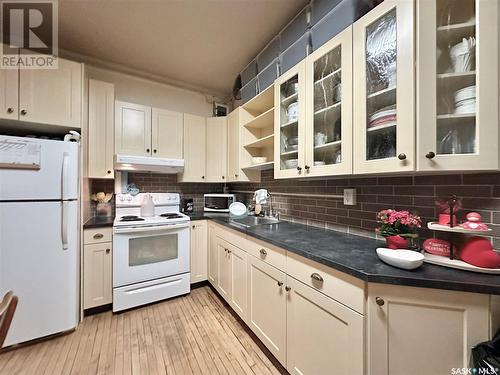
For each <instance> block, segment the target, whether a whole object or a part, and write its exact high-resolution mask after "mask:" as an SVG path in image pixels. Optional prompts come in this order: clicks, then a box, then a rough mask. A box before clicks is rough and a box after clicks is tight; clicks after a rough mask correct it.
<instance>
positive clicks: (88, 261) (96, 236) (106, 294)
mask: <svg viewBox="0 0 500 375" xmlns="http://www.w3.org/2000/svg"><path fill="white" fill-rule="evenodd" d="M110 240H111V228H99V229H87V230H85V231H84V245H83V308H84V309H90V308H93V307H97V306H102V305H107V304H110V303H112V301H113V292H112V291H113V286H112V248H113V244H112V243H111V242H109V241H110Z"/></svg>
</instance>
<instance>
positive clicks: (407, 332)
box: [367, 284, 489, 375]
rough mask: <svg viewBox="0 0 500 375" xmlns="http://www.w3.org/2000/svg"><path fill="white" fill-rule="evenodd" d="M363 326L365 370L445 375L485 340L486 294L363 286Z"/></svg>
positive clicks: (374, 373)
mask: <svg viewBox="0 0 500 375" xmlns="http://www.w3.org/2000/svg"><path fill="white" fill-rule="evenodd" d="M367 327H368V332H367V336H368V355H367V359H368V374H371V375H389V374H406V375H412V374H415V375H420V374H449V373H450V369H452V368H468V367H469V359H470V350H471V348H472V347H473V346H474V345H476V344H478V343H480V342H483V341H486V340H488V338H489V296H488V295H486V294H472V293H463V292H452V291H440V290H432V289H421V288H412V287H402V286H393V285H381V284H369V286H368V324H367ZM436 333H439V334H436Z"/></svg>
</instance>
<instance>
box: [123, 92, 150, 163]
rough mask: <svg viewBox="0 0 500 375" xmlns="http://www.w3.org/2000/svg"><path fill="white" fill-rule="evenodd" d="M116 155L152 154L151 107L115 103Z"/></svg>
mask: <svg viewBox="0 0 500 375" xmlns="http://www.w3.org/2000/svg"><path fill="white" fill-rule="evenodd" d="M115 153H116V154H124V155H137V156H149V155H150V154H151V107H147V106H144V105H140V104H134V103H126V102H121V101H118V100H117V101H116V102H115Z"/></svg>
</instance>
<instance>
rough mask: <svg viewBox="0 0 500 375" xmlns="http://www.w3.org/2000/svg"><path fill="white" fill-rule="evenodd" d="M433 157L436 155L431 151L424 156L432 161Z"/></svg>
mask: <svg viewBox="0 0 500 375" xmlns="http://www.w3.org/2000/svg"><path fill="white" fill-rule="evenodd" d="M435 156H436V154H435V153H434V152H432V151H429V152H428V153H427V154H425V157H426V158H427V159H434V157H435Z"/></svg>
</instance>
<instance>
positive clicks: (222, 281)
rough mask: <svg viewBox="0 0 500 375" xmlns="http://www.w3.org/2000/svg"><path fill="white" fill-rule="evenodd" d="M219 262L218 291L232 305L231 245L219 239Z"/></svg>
mask: <svg viewBox="0 0 500 375" xmlns="http://www.w3.org/2000/svg"><path fill="white" fill-rule="evenodd" d="M216 242H217V262H218V267H217V268H218V280H217V290H218V291H219V293H220V294H221V295H222V297H224V299H225V300H226V301H227V302H228V303H230V301H231V299H230V297H231V256H230V255H229V252H228V248H229V246H230V244H228V243H227V242H225V241H223V240H222V239H220V238H217V240H216Z"/></svg>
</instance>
